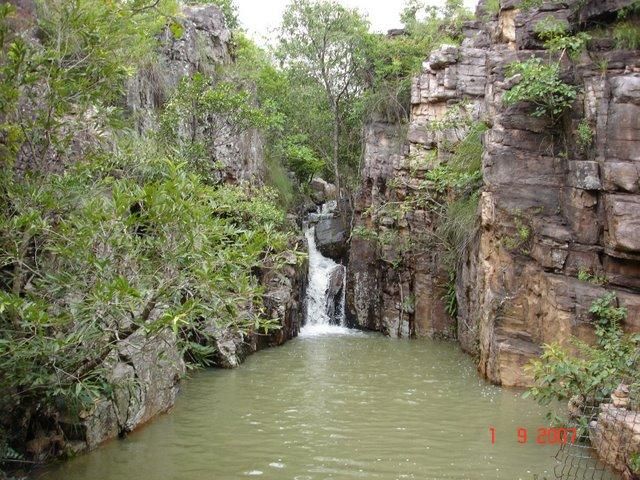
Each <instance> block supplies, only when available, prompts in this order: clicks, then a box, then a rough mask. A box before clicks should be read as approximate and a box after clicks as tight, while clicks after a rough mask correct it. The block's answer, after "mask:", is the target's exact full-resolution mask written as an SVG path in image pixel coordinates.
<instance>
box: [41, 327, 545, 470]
mask: <svg viewBox="0 0 640 480" xmlns="http://www.w3.org/2000/svg"><path fill="white" fill-rule="evenodd" d="M543 413H544V412H543V411H542V410H541V409H540V408H539V407H538V406H537V405H535V404H534V403H533V402H531V401H529V400H525V399H522V398H521V396H520V392H516V391H512V390H502V389H499V388H496V387H493V386H491V385H488V384H486V383H485V382H483V381H482V380H480V379H478V377H477V375H476V372H475V369H474V367H473V365H472V361H471V359H470V358H468V357H467V356H466V355H464V354H463V353H462V352H460V351H459V349H458V348H457V347H456V346H455V344H450V343H444V342H436V341H417V340H416V341H394V340H390V339H387V338H383V337H381V336H378V335H373V334H365V333H361V332H353V331H347V330H345V329H343V328H342V327H337V326H315V327H309V328H305V329H304V330H303V332H302V334H301V336H300V338H298V339H295V340H293V341H291V342H289V343H288V344H286V345H285V346H283V347H280V348H275V349H271V350H266V351H263V352H259V353H258V354H256V355H254V356H252V357H250V358H249V359H248V360H247V362H246V363H245V364H244V365H243V366H241V367H240V368H238V369H236V370H226V371H225V370H209V371H203V372H199V373H198V374H196V375H195V378H193V379H190V380H188V381H186V382H185V383H184V387H183V392H182V393H181V395H180V397H179V399H178V403H177V404H176V407H175V408H174V410H173V411H172V412H170V413H169V414H167V415H164V416H161V417H160V418H158V419H157V420H155V421H154V422H152V423H151V424H150V425H148V426H146V427H145V428H143V429H141V430H140V431H137V432H134V433H132V434H130V435H129V437H128V438H127V439H126V440H124V441H113V442H110V443H108V444H107V445H106V446H104V447H102V448H100V449H98V450H97V451H95V452H93V453H91V454H89V455H83V456H80V457H78V458H76V459H74V460H72V461H70V462H67V463H65V464H62V465H60V466H59V467H57V468H55V469H52V470H49V471H48V472H46V473H45V475H44V476H43V477H42V478H47V479H65V480H79V479H100V480H112V479H113V480H116V479H117V480H123V479H139V478H140V479H149V480H163V479H172V480H181V479H185V480H187V479H188V480H204V479H207V480H211V479H234V478H252V477H258V478H262V479H296V480H315V479H327V478H332V479H347V478H363V479H419V480H427V479H482V478H487V479H509V480H514V479H528V480H531V479H533V478H534V473H535V474H539V475H540V478H543V476H547V477H548V478H552V474H551V472H552V469H553V465H554V460H553V458H552V456H553V454H554V453H555V448H554V447H550V446H540V445H537V444H535V443H529V444H526V445H520V444H518V443H517V441H516V428H517V427H526V428H528V429H529V431H530V432H532V437H533V432H534V431H535V429H536V428H537V427H539V426H544V425H545V423H546V422H545V419H544V416H543ZM489 426H493V427H495V428H496V431H497V441H496V444H495V445H491V442H490V435H489Z"/></svg>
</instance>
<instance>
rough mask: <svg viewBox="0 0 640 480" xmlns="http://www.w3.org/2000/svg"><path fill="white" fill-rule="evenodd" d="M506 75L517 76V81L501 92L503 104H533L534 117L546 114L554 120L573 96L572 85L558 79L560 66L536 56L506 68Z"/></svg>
mask: <svg viewBox="0 0 640 480" xmlns="http://www.w3.org/2000/svg"><path fill="white" fill-rule="evenodd" d="M506 73H507V76H508V77H514V76H516V75H517V76H519V77H520V80H519V82H518V83H517V84H516V85H515V86H513V87H512V88H511V89H510V90H509V91H507V92H506V93H505V95H504V99H503V101H504V103H505V104H506V105H515V104H516V103H519V102H529V103H531V104H533V106H534V107H535V108H534V111H533V116H535V117H544V116H548V117H550V118H551V119H552V120H553V122H554V123H555V122H556V121H557V120H558V119H559V117H560V116H561V115H562V114H563V113H564V111H565V110H566V109H568V108H569V107H571V104H572V103H573V101H574V100H575V99H576V96H577V93H578V92H577V90H576V88H575V87H573V86H571V85H568V84H566V83H565V82H563V81H562V79H561V78H560V65H558V64H557V63H552V64H549V65H547V64H546V63H544V62H543V61H542V60H541V59H539V58H534V57H532V58H530V59H529V60H526V61H524V62H516V63H512V64H511V65H509V67H508V68H507V72H506Z"/></svg>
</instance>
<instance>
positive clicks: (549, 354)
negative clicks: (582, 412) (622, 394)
mask: <svg viewBox="0 0 640 480" xmlns="http://www.w3.org/2000/svg"><path fill="white" fill-rule="evenodd" d="M589 312H590V313H591V314H592V315H593V317H594V320H595V324H596V330H595V334H596V343H595V345H593V346H592V345H588V344H586V343H584V342H581V341H579V340H577V339H574V340H573V342H572V343H573V345H574V347H575V348H576V349H577V352H578V355H574V354H572V353H570V352H569V350H567V349H566V348H563V347H561V346H560V345H558V344H552V345H545V346H544V351H543V354H542V356H541V358H540V360H536V361H534V362H532V364H531V367H530V369H531V371H532V373H533V376H534V380H535V386H534V387H532V388H531V389H530V390H529V394H530V395H532V396H533V397H534V398H535V399H536V400H538V401H539V402H541V403H543V404H549V403H550V402H552V401H553V400H567V399H569V398H571V397H573V396H576V395H580V396H583V397H584V398H585V399H587V400H590V401H591V402H593V401H599V400H602V399H606V398H608V397H609V396H610V395H611V393H612V392H613V391H614V390H615V388H616V387H617V386H618V384H619V383H620V382H621V381H625V382H631V383H632V384H636V386H637V384H638V383H640V335H637V334H636V335H627V334H625V333H624V332H623V330H622V327H621V325H620V323H621V322H622V321H623V320H624V319H625V318H626V315H627V310H626V309H625V308H623V307H617V306H616V297H615V294H613V293H609V294H607V295H605V296H604V297H602V298H600V299H597V300H595V301H594V302H593V303H592V305H591V308H590V309H589Z"/></svg>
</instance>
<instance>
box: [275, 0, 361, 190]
mask: <svg viewBox="0 0 640 480" xmlns="http://www.w3.org/2000/svg"><path fill="white" fill-rule="evenodd" d="M368 27H369V25H368V22H367V21H366V20H365V19H364V18H363V17H362V15H361V14H360V13H359V12H358V11H357V10H352V9H347V8H345V7H343V6H342V5H340V4H339V3H337V2H335V1H325V2H319V1H314V0H293V2H292V3H290V4H289V6H288V7H287V9H286V11H285V13H284V16H283V20H282V26H281V30H280V44H279V48H278V52H277V53H278V56H279V58H280V61H281V62H282V63H283V65H286V66H287V67H288V68H290V69H292V70H294V71H297V72H299V74H300V75H301V76H302V77H303V78H304V77H306V78H308V79H309V80H312V81H315V82H318V83H320V84H321V85H322V87H323V89H324V93H325V95H326V98H327V102H328V103H329V106H330V109H331V113H332V116H333V119H332V123H333V125H332V126H333V132H332V159H331V160H332V164H333V165H332V166H333V172H334V176H335V182H336V186H337V187H338V190H340V169H339V156H340V148H341V144H340V135H341V129H342V128H343V126H344V124H345V122H346V119H347V117H348V116H349V110H348V108H345V106H346V105H348V104H349V102H351V101H352V100H353V98H354V97H357V96H358V95H359V94H361V93H362V91H363V85H364V82H363V72H364V67H365V50H366V38H367V35H368Z"/></svg>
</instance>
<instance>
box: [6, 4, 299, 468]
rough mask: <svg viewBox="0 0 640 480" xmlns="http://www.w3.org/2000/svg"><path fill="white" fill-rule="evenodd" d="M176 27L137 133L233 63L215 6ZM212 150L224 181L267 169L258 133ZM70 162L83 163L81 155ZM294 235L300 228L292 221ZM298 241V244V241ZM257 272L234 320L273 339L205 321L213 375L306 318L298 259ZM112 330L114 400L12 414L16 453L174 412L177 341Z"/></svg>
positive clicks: (142, 81)
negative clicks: (181, 88)
mask: <svg viewBox="0 0 640 480" xmlns="http://www.w3.org/2000/svg"><path fill="white" fill-rule="evenodd" d="M21 12H22V11H21ZM26 12H27V14H30V15H34V14H35V13H34V11H26ZM177 21H178V22H179V23H180V25H181V34H180V35H179V36H176V35H175V34H174V33H173V32H172V31H171V29H169V28H167V29H166V30H165V32H164V33H163V34H162V38H161V55H160V58H159V62H158V64H153V65H148V66H147V67H145V68H144V69H142V71H140V72H139V73H138V74H137V75H136V76H134V77H133V78H131V80H130V81H129V84H128V88H127V95H126V108H127V110H128V113H129V115H130V116H131V117H132V118H133V119H134V120H135V123H136V125H137V128H138V130H139V132H140V133H142V134H145V133H147V132H150V131H152V130H154V129H156V128H157V126H158V123H159V119H158V115H159V113H160V111H161V109H162V108H163V107H164V106H166V103H167V101H168V100H169V98H170V96H171V94H172V93H173V92H174V91H175V89H176V88H177V86H178V85H179V83H180V81H181V80H182V79H183V78H185V77H189V76H192V75H194V74H196V73H198V72H199V73H202V74H205V75H207V74H211V75H212V76H214V78H219V75H218V74H217V73H216V72H219V70H220V67H221V66H224V65H228V64H230V63H231V62H232V55H231V43H232V38H231V32H230V31H229V29H228V28H227V27H226V26H225V21H224V16H223V14H222V12H221V10H220V9H219V8H218V7H217V6H214V5H206V6H184V7H183V8H182V12H181V15H180V17H179V18H178V19H177ZM197 134H198V135H200V136H206V135H207V132H206V131H205V130H203V129H200V130H199V131H198V132H197ZM213 148H214V151H211V152H210V154H211V159H212V162H213V160H216V161H217V162H220V163H221V164H222V167H220V168H218V170H219V171H220V172H221V173H220V177H219V180H220V181H223V182H227V183H240V182H248V183H250V184H251V185H258V186H260V185H262V184H263V178H264V172H265V165H264V158H263V151H262V138H261V136H260V133H259V132H258V131H257V130H255V129H248V130H244V131H242V132H239V133H238V132H236V131H235V130H234V129H233V128H232V126H231V125H229V126H228V128H227V129H225V128H223V132H222V134H221V135H219V138H218V141H217V142H216V144H215V145H214V147H213ZM75 154H76V156H77V158H81V156H82V151H81V150H78V151H77V152H75ZM291 228H292V229H296V226H295V225H294V224H293V221H292V227H291ZM299 243H300V245H304V242H303V240H302V239H299ZM292 247H293V245H292ZM254 273H255V275H256V276H257V277H258V278H259V281H260V283H261V284H262V285H263V286H264V298H263V300H264V301H263V303H264V305H263V311H262V312H261V313H258V312H254V310H256V309H257V307H256V306H253V305H245V306H239V311H240V312H239V315H245V314H246V316H248V315H249V314H255V315H258V314H261V315H264V316H265V317H266V318H269V319H279V321H280V329H279V330H277V331H276V333H270V334H262V333H260V332H257V331H252V332H251V333H248V334H247V333H244V332H242V331H241V330H240V329H238V328H237V327H235V326H218V325H217V324H216V320H215V319H204V320H203V321H204V322H205V323H206V324H207V327H206V328H205V331H206V332H207V333H208V334H209V335H210V340H208V342H209V345H208V346H211V347H213V348H214V350H215V354H214V358H212V359H211V360H212V362H213V364H214V365H216V366H218V367H223V368H233V367H235V366H237V365H239V364H240V363H241V362H242V361H243V360H244V358H245V357H246V356H247V355H249V354H251V353H253V352H255V351H257V350H259V349H261V348H265V347H269V346H275V345H280V344H282V343H284V342H285V341H287V340H288V339H290V338H292V337H295V336H296V335H297V334H298V330H299V322H300V321H301V319H302V318H303V316H304V301H303V298H304V292H305V282H306V267H305V266H304V265H303V266H300V265H299V264H298V259H297V258H296V255H295V254H293V253H291V255H290V257H289V258H286V259H285V261H284V266H283V267H278V268H275V266H274V265H266V264H265V265H264V266H263V267H261V268H260V269H256V271H255V272H254ZM150 305H151V306H150V310H149V311H148V312H146V314H145V312H132V317H133V316H134V314H135V316H136V317H138V316H143V317H144V316H145V315H146V318H148V319H149V320H150V321H153V320H155V319H157V318H158V317H159V316H160V315H162V314H163V313H164V311H163V306H162V305H156V304H155V302H153V301H152V302H150ZM117 329H118V331H119V332H120V333H119V336H118V334H116V338H117V341H116V342H115V347H114V348H111V349H110V351H108V352H106V354H105V356H104V357H102V361H101V364H100V365H98V367H99V368H101V369H102V370H104V371H106V374H105V376H106V378H107V379H108V380H109V381H110V382H112V384H113V385H114V386H115V387H114V391H113V393H112V395H110V396H109V397H108V398H107V397H104V398H101V399H100V400H97V401H95V402H94V404H93V405H92V407H91V408H89V409H86V410H82V411H80V412H70V413H63V411H64V408H62V409H61V411H59V412H47V413H45V414H43V418H37V416H36V414H35V412H34V413H31V412H26V413H25V418H22V417H21V416H19V415H15V419H14V420H12V421H11V422H9V421H8V422H9V423H11V424H12V425H13V427H12V429H13V430H14V431H17V432H19V433H20V434H21V435H22V436H23V442H22V443H23V445H17V447H18V448H21V449H22V448H24V450H25V451H26V453H27V454H28V455H29V458H32V459H34V460H36V461H44V460H46V459H47V458H48V457H51V456H56V455H61V454H75V453H78V452H82V451H86V450H90V449H92V448H95V447H96V446H98V445H99V444H100V443H102V442H104V441H106V440H108V439H111V438H114V437H117V436H119V435H120V436H123V435H126V433H127V432H130V431H132V430H133V429H135V428H136V427H138V426H140V425H142V424H143V423H145V422H147V421H149V420H150V419H151V418H152V417H154V416H155V415H158V414H159V413H162V412H164V411H166V410H168V409H169V408H171V407H172V406H173V404H174V402H175V400H176V395H177V393H178V390H179V382H180V380H181V378H182V377H183V376H184V374H185V362H184V360H183V357H182V352H181V351H180V349H179V348H178V342H177V338H176V333H174V331H173V330H171V329H166V330H162V331H160V332H157V333H148V332H145V331H144V330H143V329H137V328H135V327H134V326H133V324H132V321H131V319H122V321H121V323H119V324H118V325H117ZM127 332H133V333H127ZM93 367H96V365H93ZM40 414H42V412H40V413H39V414H38V415H40ZM44 417H46V418H44ZM23 423H26V424H28V425H29V427H28V428H27V427H25V426H24V425H23ZM0 476H1V475H0Z"/></svg>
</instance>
